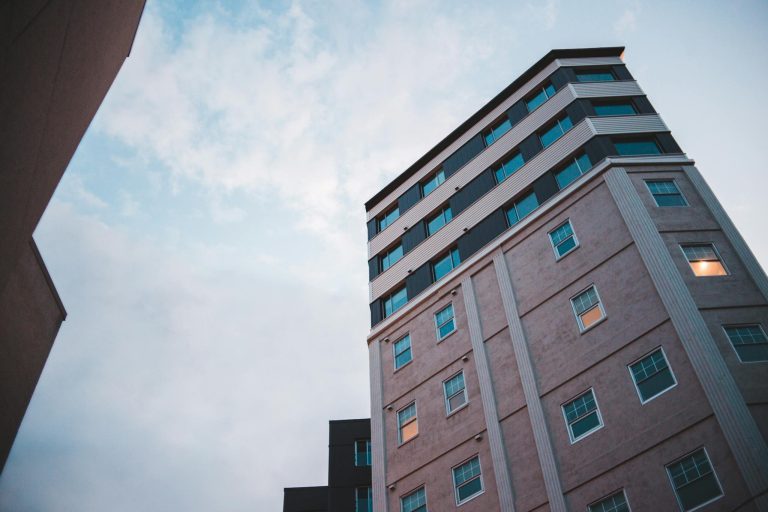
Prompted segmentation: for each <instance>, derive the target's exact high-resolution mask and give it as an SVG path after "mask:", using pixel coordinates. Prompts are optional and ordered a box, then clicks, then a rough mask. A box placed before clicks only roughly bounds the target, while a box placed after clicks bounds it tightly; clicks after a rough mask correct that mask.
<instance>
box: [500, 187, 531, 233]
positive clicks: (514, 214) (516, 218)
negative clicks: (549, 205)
mask: <svg viewBox="0 0 768 512" xmlns="http://www.w3.org/2000/svg"><path fill="white" fill-rule="evenodd" d="M538 206H539V200H538V199H536V194H534V193H533V192H531V193H530V194H528V195H526V196H523V197H522V198H520V199H518V200H517V201H515V202H514V203H512V206H510V207H509V208H508V209H507V210H506V215H507V223H508V224H509V226H510V227H511V226H514V225H515V224H517V223H518V222H520V221H521V220H522V219H523V218H524V217H526V216H527V215H528V214H529V213H531V212H532V211H533V210H535V209H536V208H537V207H538Z"/></svg>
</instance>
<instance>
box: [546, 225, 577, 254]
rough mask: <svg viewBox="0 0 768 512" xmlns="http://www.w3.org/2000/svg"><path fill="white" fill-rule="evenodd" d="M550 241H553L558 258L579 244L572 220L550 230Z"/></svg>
mask: <svg viewBox="0 0 768 512" xmlns="http://www.w3.org/2000/svg"><path fill="white" fill-rule="evenodd" d="M549 241H550V242H552V249H554V250H555V259H558V260H559V259H560V258H562V257H563V256H565V255H566V254H568V253H570V252H571V251H572V250H574V249H575V248H577V247H578V246H579V241H578V240H577V239H576V234H575V233H574V232H573V227H571V221H570V220H567V221H565V222H563V223H562V224H560V225H559V226H558V227H556V228H555V229H554V230H552V231H550V232H549Z"/></svg>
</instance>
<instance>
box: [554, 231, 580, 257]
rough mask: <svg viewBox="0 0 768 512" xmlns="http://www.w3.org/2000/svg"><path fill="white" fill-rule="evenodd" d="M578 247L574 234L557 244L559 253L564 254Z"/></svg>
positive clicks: (559, 254)
mask: <svg viewBox="0 0 768 512" xmlns="http://www.w3.org/2000/svg"><path fill="white" fill-rule="evenodd" d="M574 247H576V239H575V238H573V236H571V237H569V238H567V239H565V240H563V241H562V242H561V243H559V244H558V245H557V249H556V250H557V255H558V256H563V255H564V254H567V253H568V252H569V251H570V250H571V249H573V248H574Z"/></svg>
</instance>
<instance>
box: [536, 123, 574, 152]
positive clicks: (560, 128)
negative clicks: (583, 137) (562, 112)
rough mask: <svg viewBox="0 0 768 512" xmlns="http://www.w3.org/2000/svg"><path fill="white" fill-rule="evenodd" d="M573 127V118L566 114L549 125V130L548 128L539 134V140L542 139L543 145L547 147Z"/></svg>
mask: <svg viewBox="0 0 768 512" xmlns="http://www.w3.org/2000/svg"><path fill="white" fill-rule="evenodd" d="M571 128H573V123H572V122H571V118H570V117H568V116H564V117H562V118H560V119H558V120H557V121H555V124H553V125H552V126H550V127H549V129H548V130H546V131H545V132H544V133H542V134H540V135H539V140H541V145H542V146H544V147H545V148H546V147H547V146H549V145H550V144H552V143H553V142H555V141H556V140H557V139H559V138H560V137H562V136H563V135H564V134H565V132H567V131H568V130H570V129H571Z"/></svg>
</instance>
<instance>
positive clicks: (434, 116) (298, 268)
mask: <svg viewBox="0 0 768 512" xmlns="http://www.w3.org/2000/svg"><path fill="white" fill-rule="evenodd" d="M767 24H768V3H766V2H764V1H741V0H735V1H733V2H728V3H727V4H724V3H722V2H714V1H707V0H700V1H696V2H669V1H649V0H645V1H642V2H639V1H638V2H635V1H612V2H594V1H589V0H582V1H579V2H566V1H557V0H548V1H535V2H518V1H500V2H495V1H492V0H486V1H483V2H452V1H445V0H444V1H438V0H409V1H393V2H370V3H357V2H344V1H335V0H330V1H328V0H326V1H322V2H319V1H318V2H301V1H295V2H259V3H256V2H246V1H228V2H224V1H200V2H182V1H164V2H161V1H150V2H148V5H147V7H146V9H145V12H144V15H143V18H142V20H141V24H140V26H139V30H138V33H137V36H136V40H135V43H134V46H133V49H132V52H131V55H130V57H129V58H128V59H127V61H126V62H125V64H124V66H123V68H122V70H121V71H120V73H119V75H118V76H117V79H116V80H115V82H114V84H113V86H112V88H111V90H110V92H109V93H108V95H107V97H106V99H105V100H104V102H103V104H102V106H101V108H100V110H99V112H98V113H97V115H96V117H95V119H94V121H93V123H92V124H91V126H90V128H89V129H88V131H87V133H86V135H85V137H84V138H83V140H82V142H81V144H80V147H79V148H78V150H77V152H76V153H75V156H74V158H73V159H72V161H71V163H70V165H69V167H68V169H67V171H66V174H65V175H64V178H63V179H62V181H61V183H60V185H59V187H58V189H57V191H56V193H55V195H54V197H53V199H52V200H51V202H50V204H49V206H48V209H47V211H46V213H45V215H44V216H43V219H42V221H41V222H40V224H39V225H38V227H37V230H36V232H35V239H36V240H37V243H38V245H39V247H40V250H41V252H42V254H43V257H44V259H45V261H46V263H47V266H48V269H49V271H50V273H51V275H52V278H53V281H54V283H55V284H56V287H57V289H58V291H59V294H60V295H61V298H62V300H63V302H64V305H65V307H66V309H67V312H68V317H67V319H66V321H65V322H64V323H63V325H62V327H61V330H60V332H59V335H58V337H57V339H56V342H55V344H54V346H53V349H52V351H51V354H50V357H49V359H48V362H47V364H46V367H45V370H44V371H43V374H42V376H41V378H40V381H39V384H38V386H37V389H36V391H35V394H34V396H33V398H32V401H31V403H30V406H29V409H28V410H27V414H26V416H25V418H24V421H23V423H22V426H21V429H20V431H19V433H18V436H17V438H16V442H15V444H14V447H13V450H12V451H11V455H10V458H9V460H8V463H7V465H6V467H5V470H4V472H3V473H2V476H0V510H9V511H23V512H26V511H30V512H38V511H40V512H47V511H56V512H61V511H64V512H67V511H73V512H74V511H77V512H91V511H104V510H109V511H112V512H122V511H137V510H141V511H177V510H186V511H211V510H216V511H218V510H222V511H246V510H247V511H278V510H281V509H282V495H283V487H290V486H303V485H324V484H325V483H326V478H327V457H328V450H327V445H328V420H329V419H342V418H362V417H368V416H369V415H370V412H369V391H368V357H367V348H366V344H365V339H366V335H367V333H368V331H369V314H368V294H367V254H366V230H365V220H366V218H365V210H364V207H363V203H364V202H365V201H366V200H368V199H369V198H370V197H371V196H373V195H374V194H375V193H376V192H377V191H378V190H379V189H380V188H381V187H383V186H384V185H385V184H386V183H387V182H388V181H390V180H391V179H393V178H394V177H395V176H397V175H398V174H400V173H401V172H402V171H403V170H404V169H405V168H407V167H408V166H409V165H410V164H411V163H413V162H414V161H415V160H417V159H418V158H419V157H420V156H421V155H423V154H424V153H425V152H426V151H428V150H429V149H430V148H431V147H432V146H433V145H434V144H436V143H437V142H438V141H439V140H441V139H442V138H443V137H444V136H445V135H447V134H448V133H449V132H450V131H452V130H453V128H455V127H456V126H457V125H458V124H459V123H461V122H462V121H463V120H465V119H466V118H467V117H469V116H470V115H471V114H472V113H473V112H475V111H476V110H477V109H478V108H480V107H481V106H482V105H483V104H484V103H486V102H487V101H488V100H490V99H491V98H492V97H493V96H495V95H496V94H497V93H498V92H499V91H501V90H502V89H503V88H504V87H505V86H506V85H508V84H509V82H511V81H512V80H514V79H515V78H516V77H517V76H518V75H519V74H520V73H522V72H523V71H525V70H526V69H527V68H528V67H529V66H531V65H532V64H533V63H534V62H535V61H537V60H538V59H539V58H540V57H542V56H543V55H544V54H545V53H546V52H547V51H549V50H550V49H552V48H568V47H593V46H614V45H625V46H626V47H627V50H626V52H625V60H626V63H627V64H628V66H629V69H630V71H631V72H632V73H633V75H634V76H635V78H636V79H637V80H638V81H639V83H640V85H641V87H642V88H643V89H644V90H645V91H646V93H647V94H648V95H649V98H650V100H651V102H652V103H653V105H654V106H655V107H656V109H657V110H658V111H659V112H660V113H661V115H662V117H663V119H664V120H665V122H666V123H667V124H668V125H669V126H670V128H671V129H672V133H673V135H674V136H675V137H676V139H677V141H678V142H679V143H680V145H681V146H682V148H683V149H684V150H685V151H686V152H687V153H688V155H689V156H690V157H692V158H693V159H695V160H696V162H697V166H698V168H699V170H700V171H701V172H702V174H703V175H704V177H705V178H706V179H707V180H708V182H709V183H710V186H711V187H712V188H713V190H714V191H715V193H716V194H717V195H718V197H719V199H720V201H721V202H722V203H723V205H724V206H725V208H726V210H727V211H728V213H729V214H730V215H731V217H732V219H733V220H734V222H735V224H736V226H737V227H738V228H739V229H740V230H741V233H742V234H743V236H744V238H745V239H746V240H747V243H748V244H749V245H750V246H751V248H752V250H753V252H754V253H755V254H756V256H757V258H758V260H759V261H760V262H761V264H762V265H763V267H764V268H768V238H766V237H765V233H766V219H768V205H766V202H765V194H764V190H766V189H768V172H766V171H765V160H764V159H762V158H760V157H759V150H760V148H762V147H764V145H765V140H764V139H765V119H766V118H768V107H766V105H768V103H767V102H765V101H761V100H760V99H759V98H760V97H759V96H758V95H759V91H760V90H762V89H763V88H764V86H765V84H766V83H768V66H766V65H765V55H766V50H768V31H766V30H765V27H766V25H767Z"/></svg>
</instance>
